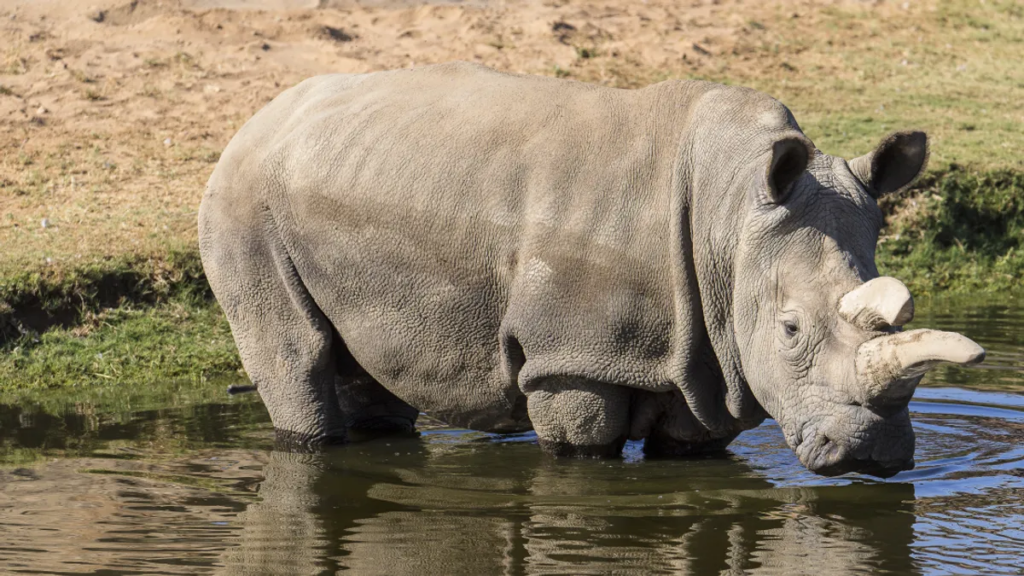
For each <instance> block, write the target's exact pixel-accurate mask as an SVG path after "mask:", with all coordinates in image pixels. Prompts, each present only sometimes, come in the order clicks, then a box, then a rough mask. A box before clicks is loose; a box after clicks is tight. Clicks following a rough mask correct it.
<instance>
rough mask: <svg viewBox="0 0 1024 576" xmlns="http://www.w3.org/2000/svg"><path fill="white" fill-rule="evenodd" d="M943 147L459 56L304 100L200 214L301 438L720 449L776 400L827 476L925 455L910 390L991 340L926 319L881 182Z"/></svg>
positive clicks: (260, 368)
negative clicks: (848, 151) (883, 205)
mask: <svg viewBox="0 0 1024 576" xmlns="http://www.w3.org/2000/svg"><path fill="white" fill-rule="evenodd" d="M927 155H928V147H927V139H926V136H925V134H923V133H921V132H897V133H894V134H891V135H889V136H888V137H885V138H884V139H883V140H882V141H881V143H880V144H879V145H878V147H877V148H876V149H875V150H874V151H872V152H870V153H868V154H866V155H864V156H861V157H859V158H855V159H853V160H850V161H847V160H844V159H842V158H838V157H834V156H829V155H827V154H825V153H822V152H821V151H819V150H817V149H816V148H815V146H814V145H813V144H812V143H811V141H810V140H809V139H808V138H807V137H806V136H805V135H804V134H803V132H802V131H801V129H800V127H799V126H798V125H797V122H796V120H795V119H794V117H793V115H792V114H791V113H790V111H789V110H788V109H787V108H786V107H785V106H784V105H783V104H781V103H780V102H778V101H777V100H775V99H773V98H771V97H769V96H767V95H765V94H763V93H760V92H757V91H754V90H750V89H746V88H740V87H732V86H723V85H720V84H715V83H711V82H701V81H666V82H662V83H659V84H655V85H652V86H649V87H646V88H643V89H638V90H622V89H612V88H607V87H601V86H596V85H591V84H586V83H580V82H575V81H570V80H562V79H554V78H547V77H539V76H526V75H515V74H507V73H501V72H497V71H493V70H490V69H488V68H485V67H483V66H479V65H474V64H467V63H452V64H443V65H436V66H426V67H419V68H415V69H406V70H395V71H387V72H376V73H370V74H333V75H325V76H318V77H314V78H311V79H309V80H306V81H304V82H302V83H300V84H298V85H297V86H295V87H293V88H290V89H288V90H286V91H285V92H284V93H282V94H281V95H280V96H278V97H277V98H276V99H274V100H273V101H272V102H271V103H269V104H268V105H267V106H266V107H265V108H263V109H262V110H260V111H259V112H258V113H257V114H256V115H255V116H253V118H252V119H251V120H249V121H248V122H247V123H246V124H245V125H244V126H243V127H242V128H241V130H240V131H239V132H238V134H237V135H236V136H235V137H234V138H233V139H232V140H231V142H230V144H229V145H228V146H227V148H226V149H225V150H224V153H223V155H222V157H221V159H220V161H219V163H218V164H217V166H216V168H215V170H214V172H213V175H212V176H211V178H210V180H209V183H208V186H207V189H206V192H205V194H204V196H203V200H202V205H201V207H200V211H199V245H200V251H201V255H202V261H203V266H204V269H205V271H206V274H207V276H208V279H209V282H210V286H211V287H212V290H213V292H214V295H215V296H216V298H217V300H218V301H219V303H220V305H221V307H222V308H223V310H224V312H225V314H226V316H227V319H228V321H229V323H230V326H231V330H232V333H233V336H234V339H235V342H236V343H237V346H238V350H239V353H240V355H241V359H242V362H243V365H244V367H245V369H246V371H247V372H248V374H249V376H250V378H251V379H252V382H253V384H254V385H255V386H256V387H257V388H258V391H259V394H260V396H261V397H262V400H263V402H264V403H265V405H266V406H267V409H268V411H269V413H270V417H271V419H272V421H273V425H274V427H275V429H276V430H277V436H278V438H279V439H280V440H281V441H282V442H284V443H286V444H290V445H293V446H297V447H302V446H307V447H308V446H314V445H319V444H325V443H335V442H344V441H345V440H346V439H347V438H348V437H349V435H350V434H353V433H355V432H359V431H363V430H370V431H379V432H388V431H411V430H413V428H414V426H415V421H416V419H417V415H418V414H419V413H420V412H424V413H427V414H430V415H432V416H434V417H436V418H438V419H440V420H442V421H444V422H447V423H449V424H451V425H454V426H460V427H466V428H471V429H475V430H483V431H491V432H514V431H523V430H529V429H531V428H532V429H533V430H535V431H536V434H537V437H538V442H539V444H540V447H541V448H542V449H543V450H544V451H546V452H549V453H551V454H554V455H558V456H576V457H608V456H615V455H617V454H620V452H621V450H622V447H623V445H624V443H625V442H626V440H627V439H633V440H640V439H644V450H645V452H646V453H647V454H650V455H652V456H658V455H661V456H685V455H691V454H703V453H709V452H718V451H722V450H723V449H724V448H725V447H726V446H727V445H728V444H729V443H730V442H731V441H732V440H733V439H734V438H735V437H736V436H737V435H738V434H739V433H740V432H741V431H743V430H747V429H750V428H753V427H755V426H757V425H759V424H760V423H761V422H762V421H764V420H765V419H766V418H767V417H769V416H770V417H772V418H774V419H775V420H776V421H777V422H778V424H779V425H780V426H781V429H782V431H783V433H784V436H785V439H786V442H787V443H788V444H789V446H790V447H791V448H792V449H793V450H794V451H795V452H796V455H797V456H798V457H799V459H800V461H801V462H802V463H803V465H804V466H806V467H807V468H809V469H810V470H812V471H814V472H817V473H820V474H824V475H834V474H841V473H845V472H849V471H859V472H863V473H867V474H873V475H877V476H883V477H884V476H891V475H893V474H895V473H896V472H898V471H900V470H904V469H908V468H911V467H913V464H914V461H913V454H914V432H913V428H912V427H911V422H910V417H909V413H908V402H909V400H910V397H911V395H912V394H913V392H914V389H915V387H916V385H917V384H918V382H919V381H920V379H921V377H922V375H923V374H924V372H925V371H926V370H928V369H929V368H931V367H933V366H934V365H935V364H937V363H940V362H952V363H958V364H972V363H977V362H980V361H981V360H982V358H983V357H984V353H985V352H984V350H983V349H982V348H981V347H980V346H978V345H977V344H976V343H974V342H973V341H971V340H970V339H968V338H966V337H964V336H962V335H959V334H954V333H948V332H940V331H935V330H909V331H903V330H902V326H903V325H904V324H906V323H907V322H909V321H910V320H911V318H912V317H913V313H914V305H913V299H912V298H911V295H910V293H909V291H908V290H907V288H906V286H905V285H904V284H902V283H901V282H900V281H898V280H896V279H893V278H890V277H880V276H879V273H878V270H877V268H876V266H875V262H874V250H875V245H876V243H877V239H878V235H879V231H880V228H881V226H882V224H883V219H882V213H881V211H880V209H879V207H878V205H877V203H876V200H877V199H878V198H879V197H881V196H882V195H884V194H890V193H894V192H899V191H901V190H904V189H906V188H907V187H908V186H910V185H911V184H912V182H913V181H914V180H915V178H917V177H918V175H919V174H920V173H921V172H922V170H923V169H924V167H925V164H926V161H927Z"/></svg>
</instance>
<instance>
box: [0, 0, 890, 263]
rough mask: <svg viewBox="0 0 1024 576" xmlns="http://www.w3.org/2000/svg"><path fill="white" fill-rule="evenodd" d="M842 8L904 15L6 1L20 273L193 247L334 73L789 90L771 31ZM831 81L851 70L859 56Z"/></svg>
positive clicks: (0, 78) (7, 184)
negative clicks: (235, 158) (433, 66)
mask: <svg viewBox="0 0 1024 576" xmlns="http://www.w3.org/2000/svg"><path fill="white" fill-rule="evenodd" d="M837 3H838V4H841V5H844V6H853V7H863V6H867V7H866V8H863V9H865V10H872V11H874V12H877V16H878V17H879V18H884V17H885V16H886V15H887V14H890V13H896V12H898V11H899V10H900V6H899V5H898V4H893V3H886V4H882V5H879V6H873V5H870V6H869V5H867V4H866V3H864V2H858V1H856V0H845V1H842V2H830V1H827V0H801V1H799V2H792V1H790V2H786V1H782V0H769V1H767V2H766V1H756V0H710V1H707V0H687V1H683V2H679V1H677V0H644V1H635V2H634V1H628V2H627V1H621V0H618V1H616V0H494V1H485V0H470V1H467V2H454V1H451V2H449V1H434V2H428V3H426V4H424V3H422V2H412V1H407V0H258V1H245V0H131V1H129V0H0V149H2V150H3V151H2V153H0V248H5V247H7V248H8V249H5V250H2V251H0V252H3V255H2V256H0V268H3V267H4V266H8V267H9V266H12V265H15V266H21V265H23V264H24V263H38V262H49V263H51V264H60V263H72V262H74V261H76V260H81V259H83V258H85V259H89V258H95V257H96V255H109V254H118V253H124V252H137V253H141V254H150V253H152V254H156V253H158V252H160V251H163V250H166V249H167V248H169V247H179V246H184V247H188V246H190V245H193V244H194V236H195V232H194V226H195V224H194V222H195V211H196V208H197V206H198V202H199V199H200V197H201V195H202V190H203V184H204V182H205V180H206V178H207V177H208V175H209V173H210V171H211V170H212V167H213V163H215V162H216V160H217V157H218V154H219V151H220V150H221V149H222V148H223V147H224V145H225V144H226V143H227V141H228V139H229V138H230V137H231V135H232V134H233V133H234V132H235V131H236V130H237V129H238V127H239V126H240V125H241V124H242V123H243V122H244V121H245V120H246V119H247V118H248V117H249V116H250V115H251V114H252V113H253V112H254V111H255V110H257V109H258V108H259V107H261V106H262V105H263V104H265V103H266V102H267V101H269V100H270V99H271V98H272V97H274V96H275V95H276V94H278V93H279V92H280V91H281V90H283V89H284V88H285V87H288V86H290V85H292V84H294V83H296V82H298V81H299V80H301V79H303V78H305V77H308V76H311V75H314V74H321V73H327V72H365V71H371V70H379V69H386V68H397V67H409V66H417V65H423V64H428V63H434V62H442V61H448V60H454V59H464V60H474V61H479V62H482V63H485V64H487V65H490V66H493V67H496V68H499V69H503V70H510V71H515V72H527V73H542V74H549V75H557V76H569V77H573V78H578V79H583V80H588V81H595V82H601V83H605V84H609V85H615V86H626V87H628V86H636V85H642V84H646V83H648V82H651V81H656V80H660V79H663V78H665V77H668V76H677V77H679V76H682V77H687V76H689V77H723V76H729V77H731V78H736V79H738V81H741V82H742V81H743V79H745V78H757V77H760V76H765V75H771V76H776V75H779V74H783V75H784V74H786V73H788V71H792V70H793V69H794V67H793V66H792V65H791V64H789V63H788V61H787V60H786V59H787V58H793V57H794V54H798V53H799V52H801V51H805V50H807V46H806V45H803V47H802V48H801V45H800V44H799V43H794V42H789V43H788V44H786V46H787V48H786V49H785V50H783V51H781V52H780V51H779V45H780V42H779V39H778V34H779V33H778V32H777V30H778V27H777V26H774V24H771V23H774V22H780V21H781V22H787V23H790V22H808V23H810V22H813V19H814V18H816V14H818V13H819V12H821V9H822V7H823V6H832V5H834V4H837ZM858 9H860V8H858ZM765 22H770V24H769V25H768V26H767V28H769V29H766V25H765V24H764V23H765ZM808 25H809V26H813V25H812V24H808ZM787 26H792V24H787ZM830 45H831V44H830ZM896 57H898V55H897V56H896ZM905 63H906V62H905V61H904V64H905ZM813 72H814V73H815V74H821V75H832V76H837V75H842V74H851V73H850V72H849V71H848V70H846V67H844V61H843V56H842V54H838V55H833V56H830V57H828V58H825V57H823V58H820V59H818V60H817V61H816V63H815V65H814V70H813ZM782 84H783V85H784V84H785V80H782ZM880 136H881V133H879V137H880ZM12 246H14V249H13V250H12V249H10V247H12ZM0 273H2V271H0Z"/></svg>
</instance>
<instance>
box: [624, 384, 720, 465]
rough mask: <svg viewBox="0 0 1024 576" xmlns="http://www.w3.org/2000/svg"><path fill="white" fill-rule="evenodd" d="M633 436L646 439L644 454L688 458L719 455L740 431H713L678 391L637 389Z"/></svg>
mask: <svg viewBox="0 0 1024 576" xmlns="http://www.w3.org/2000/svg"><path fill="white" fill-rule="evenodd" d="M635 394H636V396H635V397H634V399H633V409H632V414H631V429H630V438H631V439H633V440H640V439H641V438H643V439H644V455H646V456H649V457H685V456H704V455H708V454H717V453H721V452H723V451H724V450H725V448H726V447H727V446H728V445H729V443H731V442H732V441H733V439H735V438H736V436H737V435H739V431H738V430H737V431H735V432H732V431H730V432H727V433H723V434H713V433H711V432H710V431H708V429H707V428H705V427H704V426H703V425H701V423H700V421H699V420H697V418H696V417H695V416H694V415H693V412H692V411H691V410H690V407H689V406H688V405H687V404H686V399H685V398H684V397H683V394H682V392H680V391H679V390H672V391H669V392H647V391H643V390H637V391H635Z"/></svg>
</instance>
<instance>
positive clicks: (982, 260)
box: [877, 167, 1024, 296]
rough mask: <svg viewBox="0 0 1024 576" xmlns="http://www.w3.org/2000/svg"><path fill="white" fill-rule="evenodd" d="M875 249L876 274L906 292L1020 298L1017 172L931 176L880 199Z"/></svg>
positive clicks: (1023, 239) (1022, 244)
mask: <svg viewBox="0 0 1024 576" xmlns="http://www.w3.org/2000/svg"><path fill="white" fill-rule="evenodd" d="M883 207H884V209H885V211H886V213H887V214H888V226H887V228H886V230H885V235H884V236H883V237H882V238H881V242H880V243H879V246H878V252H877V261H878V265H879V269H880V270H881V271H882V273H883V274H889V275H892V276H896V277H898V278H904V279H906V282H907V284H908V287H909V288H910V289H911V292H912V293H915V294H918V295H921V296H930V295H935V294H940V293H959V294H977V293H993V294H995V293H998V294H1013V293H1017V294H1020V293H1021V290H1022V289H1024V286H1022V285H1021V278H1022V277H1024V172H1021V171H1013V170H1000V171H988V172H976V171H971V170H966V169H963V168H958V167H954V168H951V169H950V170H949V171H947V172H944V173H933V174H930V175H929V176H928V177H926V178H925V179H924V181H923V182H921V183H920V184H919V185H918V186H917V188H916V190H915V193H913V194H909V195H905V196H903V197H899V198H892V199H888V200H886V201H885V202H884V204H883Z"/></svg>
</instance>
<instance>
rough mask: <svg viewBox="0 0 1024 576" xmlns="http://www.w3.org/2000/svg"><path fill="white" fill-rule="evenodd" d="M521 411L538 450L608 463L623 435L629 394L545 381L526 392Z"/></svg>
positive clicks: (578, 382) (584, 383) (586, 383)
mask: <svg viewBox="0 0 1024 576" xmlns="http://www.w3.org/2000/svg"><path fill="white" fill-rule="evenodd" d="M526 396H527V404H526V407H527V411H528V412H529V414H530V421H531V422H533V429H534V430H535V431H536V432H537V437H538V439H539V440H540V446H541V448H542V449H543V450H544V451H545V452H547V453H549V454H552V455H554V456H568V457H577V458H603V457H614V456H617V455H619V454H620V453H621V452H622V446H623V445H624V444H625V443H626V435H627V434H628V432H629V407H630V396H631V391H630V390H629V389H628V388H623V387H620V386H613V385H610V384H603V383H600V382H593V381H590V380H585V379H581V378H567V377H553V378H545V379H543V380H541V381H540V382H538V383H534V384H532V385H531V386H530V387H529V391H528V392H527V394H526Z"/></svg>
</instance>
